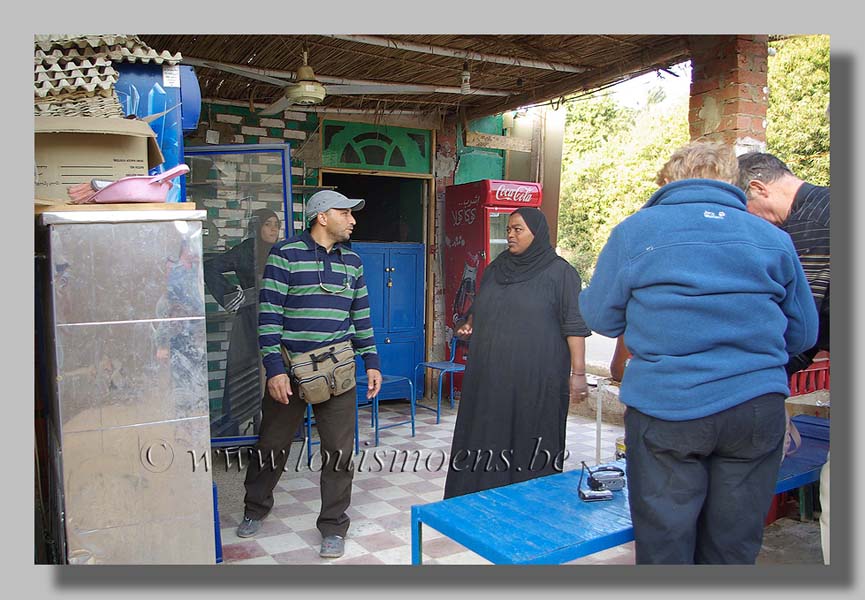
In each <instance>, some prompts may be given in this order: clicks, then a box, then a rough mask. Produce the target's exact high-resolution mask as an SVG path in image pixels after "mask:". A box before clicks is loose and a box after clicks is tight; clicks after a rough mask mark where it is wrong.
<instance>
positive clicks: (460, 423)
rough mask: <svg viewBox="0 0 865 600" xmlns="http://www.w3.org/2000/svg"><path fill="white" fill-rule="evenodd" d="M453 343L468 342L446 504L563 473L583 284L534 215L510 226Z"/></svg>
mask: <svg viewBox="0 0 865 600" xmlns="http://www.w3.org/2000/svg"><path fill="white" fill-rule="evenodd" d="M507 232H508V234H507V239H508V251H507V252H503V253H502V254H500V255H499V256H498V257H497V258H496V259H495V260H494V261H493V262H492V263H490V265H489V266H488V267H487V269H486V271H485V272H484V274H483V279H482V281H481V286H480V290H479V292H478V295H477V297H476V298H475V301H474V303H473V305H472V307H471V310H470V312H469V316H468V318H467V320H466V322H465V323H463V324H462V325H461V326H460V327H458V328H457V331H456V334H457V335H459V336H460V337H462V338H469V337H470V339H471V343H470V347H469V355H468V360H467V363H466V371H465V376H464V377H463V386H462V399H461V401H460V405H459V412H458V413H457V421H456V426H455V428H454V437H453V443H452V446H451V454H450V464H449V468H448V474H447V479H446V482H445V493H444V497H445V498H451V497H454V496H461V495H463V494H469V493H472V492H477V491H480V490H486V489H490V488H495V487H499V486H503V485H508V484H510V483H516V482H519V481H525V480H528V479H533V478H535V477H540V476H543V475H550V474H553V473H557V472H561V470H562V469H563V462H564V459H565V456H564V451H565V427H566V424H567V415H568V405H569V401H574V402H579V401H583V400H585V399H586V398H587V396H588V388H587V386H586V369H585V338H586V337H588V336H589V335H591V332H590V331H589V329H588V328H587V327H586V324H585V323H584V322H583V319H582V317H581V316H580V312H579V307H578V303H577V298H578V296H579V293H580V277H579V275H578V274H577V271H576V270H575V269H574V268H573V267H572V266H571V265H570V264H568V262H567V261H565V260H564V259H562V258H560V257H559V256H557V255H556V253H555V250H553V248H552V246H551V245H550V237H549V227H548V226H547V221H546V218H545V217H544V215H543V213H542V212H541V211H540V210H538V209H536V208H520V209H518V210H516V211H514V212H513V213H512V214H511V216H510V218H509V219H508V229H507Z"/></svg>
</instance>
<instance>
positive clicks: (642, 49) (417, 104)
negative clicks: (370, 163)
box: [140, 34, 689, 118]
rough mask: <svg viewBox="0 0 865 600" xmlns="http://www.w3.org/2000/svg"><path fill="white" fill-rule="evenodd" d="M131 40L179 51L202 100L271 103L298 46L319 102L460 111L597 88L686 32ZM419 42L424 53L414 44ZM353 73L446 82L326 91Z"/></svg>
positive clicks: (481, 111) (633, 72)
mask: <svg viewBox="0 0 865 600" xmlns="http://www.w3.org/2000/svg"><path fill="white" fill-rule="evenodd" d="M140 37H141V39H142V40H143V41H144V42H145V43H146V44H148V45H149V46H150V47H151V48H154V49H155V50H157V51H166V50H167V51H169V52H171V53H176V52H180V53H181V54H182V55H183V57H184V62H189V64H193V65H194V66H195V70H196V74H197V75H198V80H199V83H200V86H201V94H202V98H205V99H221V100H233V101H242V102H252V103H254V104H255V106H256V107H260V106H266V105H268V104H270V103H272V102H275V101H276V100H278V99H279V98H281V97H282V90H281V88H280V86H279V85H277V83H278V82H279V81H280V80H284V81H285V83H286V85H289V84H290V83H291V77H292V76H293V74H294V73H295V72H296V71H297V69H298V67H300V66H301V65H302V61H303V58H302V56H303V51H304V50H307V52H308V58H309V64H310V66H311V67H313V68H314V70H315V75H316V77H317V79H318V80H319V81H321V83H323V84H324V85H325V87H326V88H329V89H328V95H327V97H326V98H325V100H324V101H323V102H322V105H321V106H324V107H334V108H336V107H339V108H353V109H367V110H377V111H382V112H390V111H416V112H423V113H438V114H442V113H447V112H456V111H459V110H461V109H462V110H464V111H465V112H464V114H465V116H467V117H468V118H474V117H480V116H485V115H489V114H494V113H497V112H502V111H504V110H509V109H513V108H517V107H519V106H525V105H531V104H535V103H540V102H543V101H547V100H555V99H558V98H560V97H562V96H565V95H570V94H574V93H579V92H582V91H589V90H593V89H597V88H600V87H605V86H608V85H611V84H614V83H617V82H620V81H623V80H625V79H628V78H629V77H633V76H637V75H641V74H643V73H647V72H651V71H653V70H656V69H663V68H666V67H670V66H672V65H674V64H677V63H680V62H682V61H684V60H687V59H688V58H689V50H688V36H686V35H618V34H616V35H612V34H611V35H471V34H462V35H453V34H450V35H393V34H388V35H383V36H373V35H363V36H355V37H352V36H342V35H340V36H338V37H336V36H330V35H258V34H256V35H245V34H244V35H240V34H238V35H174V34H170V35H163V34H140ZM349 37H351V38H352V39H347V38H349ZM360 38H362V39H360ZM388 40H390V41H389V42H388ZM394 46H397V47H394ZM422 46H423V47H426V48H427V49H428V52H421V51H418V50H420V49H421V47H422ZM430 47H432V49H431V48H430ZM429 52H434V53H429ZM465 52H471V53H473V54H472V56H470V58H469V60H468V61H467V64H468V67H469V72H470V74H471V75H470V86H471V90H472V92H471V93H469V94H460V93H452V92H456V91H458V90H459V88H460V83H461V75H462V71H463V69H464V64H465V63H466V60H465V55H464V53H465ZM445 54H453V55H445ZM202 61H213V62H218V63H221V64H222V65H223V66H224V68H220V69H217V68H209V67H207V66H203V65H202ZM506 63H510V64H506ZM526 63H530V64H526ZM539 63H546V64H544V65H541V64H539ZM211 64H212V63H211ZM238 67H241V68H245V69H252V70H255V71H256V72H257V73H258V74H259V75H264V76H265V77H264V79H266V80H269V81H262V80H261V78H258V79H255V78H252V77H250V76H247V75H242V74H238V73H233V72H229V71H228V70H225V68H227V69H229V70H234V71H236V70H237V68H238ZM358 80H362V81H361V82H362V83H364V84H371V83H386V84H402V85H406V84H411V85H422V86H435V87H438V88H446V89H438V90H435V89H430V90H424V93H420V94H405V93H398V92H399V90H398V89H397V90H396V91H397V93H389V94H381V93H375V92H374V93H368V94H366V95H337V94H336V93H335V92H336V90H337V89H338V84H339V83H357V82H358ZM274 82H276V83H274ZM332 91H333V92H334V93H331V92H332ZM448 92H451V93H448Z"/></svg>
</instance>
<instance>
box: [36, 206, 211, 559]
mask: <svg viewBox="0 0 865 600" xmlns="http://www.w3.org/2000/svg"><path fill="white" fill-rule="evenodd" d="M166 206H168V205H166ZM171 206H177V205H176V204H174V205H171ZM203 219H204V211H199V210H190V209H188V208H173V209H168V208H165V209H158V210H133V208H132V207H130V209H128V210H108V209H99V208H94V209H93V210H84V211H81V210H75V211H73V210H69V211H61V210H57V211H52V212H46V213H44V214H42V215H41V217H40V221H39V222H40V223H41V226H42V227H41V228H40V231H39V235H38V237H37V249H38V250H40V251H41V253H42V254H43V255H44V256H45V257H46V260H47V266H48V268H47V269H44V272H45V281H43V282H40V283H41V285H40V286H39V289H40V290H41V291H42V294H43V296H44V297H43V300H44V302H45V305H46V306H47V307H48V308H47V311H48V316H47V319H46V327H45V333H46V337H47V347H48V348H49V351H48V354H49V355H50V356H48V357H46V358H47V360H46V364H48V365H49V367H48V370H49V377H48V378H47V381H48V385H49V387H50V388H53V389H51V390H50V392H51V393H50V396H51V399H50V403H49V406H50V408H49V409H48V413H49V414H48V423H49V433H48V437H49V446H50V448H51V453H52V461H51V465H52V475H53V477H52V479H53V481H52V485H53V487H54V496H55V497H56V499H55V503H56V508H57V510H56V511H55V512H56V514H55V518H56V519H59V520H60V529H61V531H62V532H63V533H64V534H65V539H64V540H63V542H64V543H63V546H64V549H65V553H64V554H65V557H66V559H67V561H68V562H69V563H73V564H181V563H185V564H213V563H214V562H215V556H216V553H215V545H214V544H215V541H214V523H213V497H212V478H211V473H210V471H209V468H208V466H207V465H206V464H205V462H204V461H202V460H201V457H202V456H203V455H207V454H208V453H209V450H210V427H209V412H208V401H207V363H206V353H207V349H206V332H205V321H204V289H203V281H202V270H201V257H202V245H201V231H202V226H201V225H202V223H201V222H202V220H203ZM39 245H42V246H43V247H42V248H39Z"/></svg>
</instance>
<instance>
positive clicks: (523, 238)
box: [507, 214, 535, 254]
mask: <svg viewBox="0 0 865 600" xmlns="http://www.w3.org/2000/svg"><path fill="white" fill-rule="evenodd" d="M507 233H508V252H510V253H511V254H522V253H523V252H525V251H526V248H528V247H529V246H530V245H531V243H532V240H534V239H535V234H534V233H532V230H531V229H529V227H528V225H526V221H525V219H523V217H522V215H518V214H512V215H511V216H510V217H508V228H507Z"/></svg>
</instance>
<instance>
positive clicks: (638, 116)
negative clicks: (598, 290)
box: [558, 35, 829, 282]
mask: <svg viewBox="0 0 865 600" xmlns="http://www.w3.org/2000/svg"><path fill="white" fill-rule="evenodd" d="M771 47H773V48H775V50H776V53H775V55H774V56H771V57H769V63H768V85H769V97H768V102H769V105H768V108H767V131H766V135H767V151H768V152H772V153H773V154H775V155H776V156H778V157H779V158H780V159H781V160H783V161H784V162H786V163H787V164H788V165H789V167H790V169H791V170H792V171H793V173H795V174H796V175H797V176H798V177H800V178H802V179H804V180H806V181H809V182H811V183H814V184H818V185H829V124H828V120H827V118H826V106H827V104H828V102H829V37H828V36H825V35H813V36H796V37H790V38H787V39H783V40H779V41H776V42H772V43H771ZM566 106H567V115H566V117H565V137H564V147H563V156H562V184H561V192H560V206H559V231H558V240H559V241H558V244H559V247H560V250H561V252H562V255H563V256H564V257H565V258H567V259H568V260H569V261H570V262H571V264H573V265H574V267H576V269H577V271H579V273H580V276H581V277H582V279H583V281H584V282H588V281H589V280H590V279H591V275H592V271H593V269H594V265H595V261H596V260H597V256H598V254H599V253H600V250H601V248H603V246H604V244H605V243H606V241H607V238H608V237H609V234H610V231H611V230H612V228H613V227H614V226H615V225H616V224H618V223H619V222H620V221H622V220H623V219H624V218H625V217H627V216H628V215H630V214H632V213H633V212H634V211H636V210H637V209H639V208H640V206H642V205H643V204H644V203H645V201H646V200H648V198H649V196H651V195H652V193H653V192H654V191H655V190H657V185H656V184H655V176H656V174H657V172H658V170H659V169H660V168H661V167H662V166H663V164H664V163H665V162H666V160H667V159H668V158H669V157H670V155H671V154H672V153H673V151H674V150H676V149H677V148H679V147H681V146H683V145H685V144H687V143H688V141H689V140H690V138H689V131H688V112H687V111H688V99H687V98H683V99H682V100H681V101H680V100H677V99H670V101H665V99H664V93H663V89H662V88H660V87H658V88H655V89H653V90H650V91H649V92H648V93H647V96H646V102H645V106H644V107H642V108H640V109H639V110H637V109H633V108H629V107H627V106H623V105H620V104H619V103H618V102H617V101H616V100H615V99H614V97H613V96H611V95H609V94H603V95H602V94H601V93H598V94H595V95H591V96H586V97H582V98H580V99H577V100H574V101H571V102H569V103H568V104H567V105H566Z"/></svg>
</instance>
